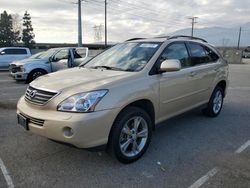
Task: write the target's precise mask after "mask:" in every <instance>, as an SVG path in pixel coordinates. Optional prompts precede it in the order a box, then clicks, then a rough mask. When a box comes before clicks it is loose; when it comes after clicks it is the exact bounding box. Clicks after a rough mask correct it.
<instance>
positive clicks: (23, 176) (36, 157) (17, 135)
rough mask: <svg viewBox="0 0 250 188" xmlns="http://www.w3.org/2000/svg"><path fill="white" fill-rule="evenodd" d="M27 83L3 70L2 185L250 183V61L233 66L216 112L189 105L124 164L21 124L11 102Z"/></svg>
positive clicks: (244, 187) (0, 83) (243, 185)
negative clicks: (211, 114)
mask: <svg viewBox="0 0 250 188" xmlns="http://www.w3.org/2000/svg"><path fill="white" fill-rule="evenodd" d="M27 86H28V85H27V84H24V83H20V82H18V83H17V82H15V81H14V80H12V78H11V77H9V76H8V73H7V72H0V89H1V90H0V160H2V162H3V163H4V167H5V168H6V170H7V173H4V172H3V168H2V167H1V168H0V188H2V187H3V188H4V187H11V184H10V182H8V181H6V177H9V178H11V180H10V181H11V182H12V183H13V185H14V186H15V187H25V188H29V187H60V188H63V187H170V188H171V187H174V188H179V187H180V188H183V187H184V188H185V187H190V186H191V187H192V186H193V187H192V188H195V187H198V186H197V185H199V184H201V187H232V188H234V187H237V188H249V187H250V146H249V147H248V145H247V141H249V140H250V123H249V122H250V63H247V64H242V65H230V85H229V90H228V95H227V97H226V99H225V103H224V107H223V109H222V112H221V114H220V116H219V117H217V118H208V117H204V116H203V115H202V113H201V112H200V110H194V111H191V112H188V113H185V114H183V115H181V116H178V117H175V118H172V119H170V120H168V121H166V122H164V123H162V124H161V125H159V126H158V127H157V129H156V131H155V132H154V133H153V139H152V142H151V144H150V146H149V149H148V151H147V152H146V153H145V155H144V156H143V157H142V158H141V159H140V160H139V161H137V162H135V163H132V164H129V165H124V164H121V163H119V162H117V161H116V160H115V159H113V158H111V157H110V156H109V155H108V154H106V153H105V152H90V151H86V150H82V149H77V148H74V147H71V146H66V145H63V144H59V143H56V142H53V141H51V140H48V139H46V138H43V137H40V136H37V135H34V134H32V133H30V132H27V131H25V130H24V129H23V128H22V127H20V126H18V125H17V123H16V112H15V106H16V102H17V100H18V98H19V97H20V96H21V95H23V94H24V92H25V89H26V88H27ZM244 146H245V147H244ZM239 148H240V149H241V150H242V149H243V150H242V151H241V152H240V153H237V152H236V151H237V150H239ZM0 166H1V164H0ZM1 170H2V172H1ZM7 179H8V178H7ZM8 183H9V185H8Z"/></svg>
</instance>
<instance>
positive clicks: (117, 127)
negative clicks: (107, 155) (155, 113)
mask: <svg viewBox="0 0 250 188" xmlns="http://www.w3.org/2000/svg"><path fill="white" fill-rule="evenodd" d="M134 116H140V117H142V118H143V119H144V120H145V121H146V122H147V126H148V139H147V141H146V144H145V146H144V148H143V149H142V150H141V152H140V153H138V154H137V155H136V156H134V157H127V156H125V155H124V154H123V153H122V151H121V149H120V145H119V141H120V134H121V131H122V129H123V127H124V124H125V123H126V122H127V121H128V120H129V119H130V118H132V117H134ZM151 137H152V121H151V118H150V117H149V115H148V114H147V113H146V112H145V111H144V110H142V109H140V108H137V107H128V108H126V109H125V110H123V111H122V112H121V113H120V114H119V115H118V117H117V119H116V121H115V123H114V125H113V127H112V133H111V140H112V141H111V145H110V147H112V152H113V154H114V155H115V157H116V158H117V159H118V160H119V161H120V162H122V163H125V164H127V163H131V162H134V161H136V160H138V159H139V158H140V157H141V156H142V155H143V154H144V153H145V152H146V150H147V148H148V146H149V143H150V142H151Z"/></svg>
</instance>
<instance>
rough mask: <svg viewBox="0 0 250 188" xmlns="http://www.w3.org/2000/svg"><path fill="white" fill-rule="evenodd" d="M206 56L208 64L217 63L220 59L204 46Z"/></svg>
mask: <svg viewBox="0 0 250 188" xmlns="http://www.w3.org/2000/svg"><path fill="white" fill-rule="evenodd" d="M204 49H205V52H206V55H207V56H208V59H209V61H208V62H215V61H217V60H218V59H219V56H218V55H217V54H216V53H215V52H214V51H213V50H211V49H210V48H208V47H206V46H204Z"/></svg>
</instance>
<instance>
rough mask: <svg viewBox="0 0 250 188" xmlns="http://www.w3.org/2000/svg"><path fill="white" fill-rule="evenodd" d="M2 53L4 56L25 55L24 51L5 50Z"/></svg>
mask: <svg viewBox="0 0 250 188" xmlns="http://www.w3.org/2000/svg"><path fill="white" fill-rule="evenodd" d="M3 52H5V54H6V55H27V51H26V50H25V49H5V50H3Z"/></svg>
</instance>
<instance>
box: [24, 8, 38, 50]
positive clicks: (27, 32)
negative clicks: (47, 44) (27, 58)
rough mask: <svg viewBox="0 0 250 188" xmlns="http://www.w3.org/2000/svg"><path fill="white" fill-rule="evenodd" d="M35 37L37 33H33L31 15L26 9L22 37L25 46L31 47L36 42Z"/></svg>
mask: <svg viewBox="0 0 250 188" xmlns="http://www.w3.org/2000/svg"><path fill="white" fill-rule="evenodd" d="M34 38H35V35H34V33H33V27H32V22H31V16H30V14H29V13H28V12H27V11H25V13H24V16H23V38H22V41H23V43H24V45H25V46H27V47H29V48H30V47H32V46H33V44H34V43H35V41H34Z"/></svg>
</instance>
